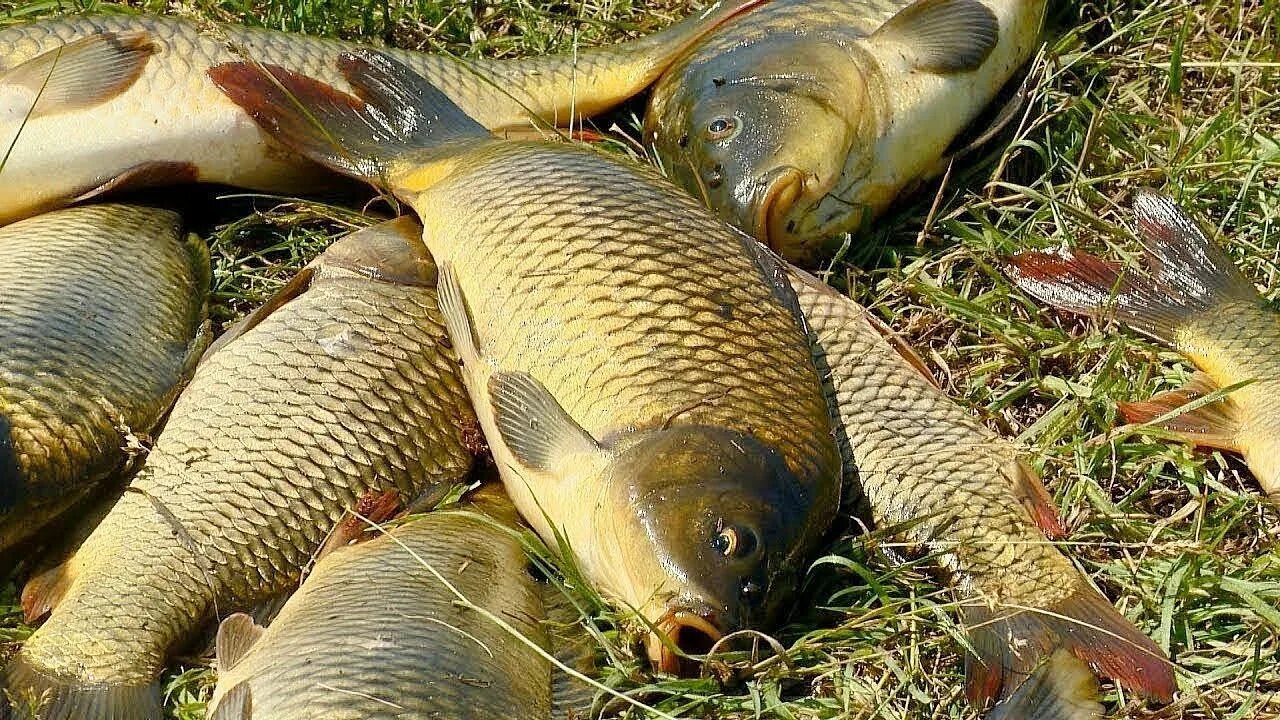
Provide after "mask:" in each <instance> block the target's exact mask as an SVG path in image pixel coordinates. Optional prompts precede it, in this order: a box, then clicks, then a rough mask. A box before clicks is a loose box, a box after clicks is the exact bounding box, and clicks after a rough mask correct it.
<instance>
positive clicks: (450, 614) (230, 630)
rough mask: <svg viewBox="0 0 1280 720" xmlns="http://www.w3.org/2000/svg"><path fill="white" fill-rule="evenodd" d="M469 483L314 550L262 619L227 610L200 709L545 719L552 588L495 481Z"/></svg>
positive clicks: (237, 717)
mask: <svg viewBox="0 0 1280 720" xmlns="http://www.w3.org/2000/svg"><path fill="white" fill-rule="evenodd" d="M479 493H480V494H482V495H485V497H475V495H476V493H473V494H472V497H470V498H468V503H466V504H464V505H461V506H458V507H456V508H454V509H443V510H438V511H435V512H432V513H429V514H427V515H425V516H423V517H420V518H417V519H413V520H410V521H408V522H407V523H405V524H403V525H400V526H399V527H396V528H394V529H392V530H391V531H390V532H389V534H388V535H382V536H379V537H376V538H374V539H372V540H369V541H366V542H362V543H359V544H356V545H353V546H351V547H347V548H341V549H338V550H335V551H333V552H332V553H331V554H329V555H326V556H325V557H323V558H321V559H320V560H319V561H318V562H317V563H316V566H315V569H314V570H313V571H312V572H311V574H310V575H308V576H307V580H306V582H304V583H303V584H302V587H301V589H299V590H298V592H297V593H295V594H294V595H293V597H292V598H290V599H289V601H288V602H287V603H286V604H285V605H284V607H283V609H282V610H281V611H280V614H279V615H277V616H276V618H275V619H274V620H273V621H272V622H271V625H270V627H269V628H267V629H266V630H263V629H262V628H260V627H257V626H256V625H255V624H254V623H253V621H252V620H251V619H249V617H248V616H245V615H233V616H232V617H230V618H227V620H225V621H224V622H223V623H222V627H221V628H220V629H219V632H218V641H217V648H218V686H217V689H216V690H215V691H214V695H213V699H212V700H211V701H210V703H209V717H210V718H211V720H298V719H299V718H307V719H308V720H374V719H378V718H386V719H390V718H402V717H420V718H428V717H441V718H453V719H456V720H464V719H467V718H475V720H491V719H492V718H503V719H504V720H508V719H509V720H550V719H551V718H552V716H553V715H552V711H553V707H554V703H553V700H554V699H553V697H552V688H553V684H552V674H553V672H559V671H558V670H554V669H553V667H552V665H551V663H550V662H549V661H548V660H547V659H546V657H545V656H544V654H543V653H549V652H552V648H551V646H550V637H549V634H548V632H547V629H546V628H545V627H544V625H543V620H544V619H545V617H546V614H547V608H546V607H545V606H544V602H543V594H544V593H547V592H558V591H557V590H555V589H553V588H549V587H546V586H543V585H541V584H540V583H538V582H537V581H536V580H534V578H533V577H532V576H531V575H530V563H529V558H528V557H527V556H526V551H525V549H524V548H523V546H522V544H521V538H520V535H519V531H518V530H517V526H516V524H515V523H516V517H515V509H514V508H513V507H511V504H510V501H508V500H507V499H506V498H505V497H503V496H502V491H501V489H500V486H496V485H488V486H483V487H481V489H480V491H479ZM495 618H496V619H495ZM499 620H500V621H501V622H502V623H504V624H505V627H504V626H503V625H500V624H499ZM515 633H518V634H519V636H520V637H517V636H516V634H515ZM521 637H523V638H524V639H525V640H521V639H520V638H521ZM526 641H527V642H526ZM529 643H533V645H530V644H529ZM535 648H541V650H542V652H539V651H538V649H535Z"/></svg>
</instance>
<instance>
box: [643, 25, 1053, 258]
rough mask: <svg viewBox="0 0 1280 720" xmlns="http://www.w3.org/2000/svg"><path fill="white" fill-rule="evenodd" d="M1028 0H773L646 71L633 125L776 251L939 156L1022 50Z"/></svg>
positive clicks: (870, 208)
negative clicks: (642, 101)
mask: <svg viewBox="0 0 1280 720" xmlns="http://www.w3.org/2000/svg"><path fill="white" fill-rule="evenodd" d="M1044 10H1045V2H1043V0H983V1H982V2H979V0H917V1H916V2H907V1H905V0H777V2H772V3H770V4H769V5H767V6H765V7H764V8H762V9H760V10H759V11H757V12H753V13H750V14H747V15H744V16H742V17H741V18H737V19H735V20H733V21H731V22H729V23H726V25H725V26H724V27H722V28H720V29H718V30H717V32H716V33H714V34H713V35H711V36H709V37H708V38H707V39H706V40H705V41H703V42H702V43H701V44H699V45H698V46H697V47H696V48H695V49H694V50H693V51H691V52H689V53H687V54H686V55H684V56H683V57H682V58H681V59H680V60H679V61H677V62H676V63H675V64H674V65H673V66H672V67H671V68H670V69H669V70H668V71H667V72H666V73H665V74H664V75H663V77H662V79H661V80H660V81H659V82H658V83H657V84H656V85H655V86H654V89H653V94H652V95H651V97H650V100H649V106H648V109H647V111H646V113H645V124H644V138H645V141H646V143H648V144H651V145H652V146H653V147H654V148H655V149H656V150H657V152H658V155H659V158H660V160H661V162H662V163H663V164H664V165H665V166H666V167H667V168H668V169H669V172H670V174H671V175H672V177H673V178H674V179H675V180H676V181H677V182H678V183H679V184H681V185H682V186H684V187H685V188H686V189H687V190H689V191H690V192H692V193H693V194H694V195H696V196H697V197H699V198H703V199H704V200H705V202H707V203H708V204H709V205H710V206H711V207H712V208H713V209H715V210H716V211H717V212H718V213H719V214H720V215H721V216H722V217H724V218H726V219H728V220H729V221H731V222H733V223H735V224H737V225H738V226H739V227H741V228H742V229H744V230H746V231H747V232H749V233H751V234H752V235H754V236H755V237H756V238H757V239H759V240H761V241H762V242H766V243H768V244H769V245H770V246H771V247H773V248H774V249H775V250H777V251H778V252H780V253H782V254H783V255H784V256H786V257H787V258H788V259H790V260H793V261H796V262H810V261H812V260H813V259H814V257H815V255H817V254H818V253H819V251H820V250H821V247H822V243H823V242H824V241H826V240H828V239H830V238H832V237H833V236H835V235H838V234H840V233H844V232H849V231H853V230H857V229H858V228H859V227H861V226H863V225H864V224H865V223H866V222H868V221H869V220H870V219H872V218H874V217H875V216H877V215H878V214H880V213H881V212H883V211H884V210H885V208H886V207H888V205H889V203H890V202H891V201H892V200H893V199H894V198H895V197H896V196H897V195H898V194H899V193H900V192H902V191H903V189H904V188H908V187H910V186H912V185H914V184H915V183H917V182H919V181H920V180H922V179H925V178H927V177H929V176H931V175H933V174H936V173H938V172H940V171H941V170H942V169H943V167H944V166H945V164H944V163H942V162H941V160H942V158H943V155H944V154H945V153H946V151H947V148H948V146H949V145H950V144H951V143H952V141H953V140H954V139H955V138H956V137H957V135H959V134H960V132H961V131H962V130H964V129H965V128H966V127H967V126H968V125H969V124H970V123H972V122H973V120H974V119H975V118H976V117H977V115H978V114H979V112H981V110H982V108H984V107H985V106H986V105H987V104H988V103H990V102H991V100H992V98H993V97H994V96H995V95H996V93H997V91H998V90H999V89H1000V87H1001V86H1002V85H1004V83H1005V82H1006V81H1007V80H1008V79H1009V78H1010V76H1011V75H1012V74H1013V72H1014V71H1015V70H1016V69H1017V68H1018V67H1019V66H1020V65H1022V64H1023V63H1025V62H1026V61H1027V59H1028V58H1029V57H1030V55H1031V52H1032V50H1033V48H1034V47H1035V42H1036V39H1037V37H1038V35H1039V31H1040V25H1041V22H1042V19H1043V15H1044Z"/></svg>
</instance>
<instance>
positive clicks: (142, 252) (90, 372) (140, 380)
mask: <svg viewBox="0 0 1280 720" xmlns="http://www.w3.org/2000/svg"><path fill="white" fill-rule="evenodd" d="M209 275H210V266H209V250H208V248H206V247H205V245H204V243H203V242H202V241H201V240H200V239H199V238H197V237H195V236H184V235H183V233H182V219H181V218H179V217H178V216H177V215H176V214H174V213H172V212H169V211H167V210H157V209H153V208H147V207H132V206H126V205H99V206H97V207H86V208H80V209H75V210H66V211H62V212H55V213H50V214H48V215H43V216H41V217H37V218H32V219H30V220H26V221H24V222H21V223H15V224H13V225H9V226H7V227H4V228H0V552H5V551H8V550H11V549H13V548H14V546H16V545H18V544H19V543H21V542H23V541H24V540H27V539H29V538H31V537H33V536H34V535H35V534H36V533H37V532H38V531H39V530H40V529H41V528H43V527H45V526H46V524H47V523H49V522H50V521H51V520H53V519H54V518H56V517H58V516H59V515H61V514H63V513H64V512H65V511H66V510H68V509H69V508H71V507H73V506H74V505H76V504H77V503H79V502H80V501H82V500H85V499H86V498H88V497H89V496H90V495H91V494H92V493H93V491H94V490H95V489H96V488H97V487H98V486H99V485H100V484H101V483H102V481H104V480H106V479H108V478H110V477H112V476H114V475H116V474H117V473H118V471H119V470H120V469H121V466H122V465H123V464H124V463H125V460H126V458H127V454H128V453H127V451H126V446H128V445H130V444H136V443H138V442H139V441H138V439H137V438H145V437H146V436H147V435H149V434H150V433H151V431H152V429H153V428H154V427H155V426H156V424H157V423H158V422H159V420H160V418H161V417H162V416H163V415H164V413H165V411H167V410H168V409H169V406H170V405H171V404H172V403H173V399H174V397H175V396H176V395H177V392H178V389H179V388H180V387H181V386H182V384H183V383H184V382H186V380H187V378H189V377H190V376H191V371H192V369H193V368H194V367H195V364H196V361H197V360H199V358H200V353H201V352H203V351H204V348H205V345H206V344H207V342H208V327H207V325H206V324H205V323H204V317H205V301H206V300H207V298H208V294H209ZM131 436H132V439H131ZM141 449H142V448H141V446H138V450H141Z"/></svg>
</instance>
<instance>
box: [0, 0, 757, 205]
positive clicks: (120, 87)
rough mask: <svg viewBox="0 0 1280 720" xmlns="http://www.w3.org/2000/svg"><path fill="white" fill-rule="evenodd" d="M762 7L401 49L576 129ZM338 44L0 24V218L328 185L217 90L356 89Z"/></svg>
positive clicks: (508, 103) (249, 33)
mask: <svg viewBox="0 0 1280 720" xmlns="http://www.w3.org/2000/svg"><path fill="white" fill-rule="evenodd" d="M759 1H760V0H734V1H731V2H730V1H726V2H722V3H714V4H712V5H711V6H710V7H709V8H708V9H707V11H706V12H701V13H696V14H695V15H693V16H691V17H690V18H689V19H687V20H686V21H685V22H683V23H680V24H678V25H675V26H673V27H671V28H669V29H667V30H665V31H662V32H659V33H656V34H654V35H651V36H649V37H646V38H641V39H639V40H635V41H632V42H629V43H623V44H621V45H617V46H612V47H602V48H590V49H584V50H581V51H579V52H578V53H576V54H573V55H551V56H546V57H538V58H524V59H517V60H488V59H477V60H457V59H453V58H449V57H443V56H433V55H429V54H426V53H420V52H409V51H400V50H391V51H388V52H391V53H393V54H394V55H395V56H396V57H397V58H399V59H400V60H402V61H403V62H405V63H407V64H409V65H410V66H411V67H413V68H414V69H415V70H416V71H418V72H420V73H422V74H423V75H425V76H426V77H429V78H431V80H432V81H433V82H434V83H436V84H438V85H439V86H440V87H441V88H442V89H443V90H444V91H445V92H447V93H448V94H449V95H450V97H452V98H453V99H454V100H455V101H456V102H457V103H458V104H459V105H461V106H462V107H463V108H465V109H466V110H467V112H468V113H471V114H472V116H473V117H475V118H477V119H478V120H479V121H480V122H482V123H484V124H485V125H486V126H487V127H490V128H494V129H499V128H505V129H513V130H526V131H527V130H530V129H531V128H530V126H531V124H532V123H533V122H534V121H535V120H537V121H539V122H541V123H548V124H551V125H566V124H568V123H569V122H570V120H571V119H572V117H573V116H575V115H576V116H585V115H593V114H596V113H600V112H603V111H605V110H607V109H609V108H611V107H613V106H614V105H616V104H618V103H620V102H622V101H623V100H626V99H627V98H629V97H631V96H632V95H635V94H636V93H638V92H640V91H641V90H642V89H644V88H645V87H646V86H648V85H649V84H650V83H651V82H653V81H654V80H655V79H656V78H657V77H658V75H659V73H661V72H662V70H663V69H665V68H666V67H667V65H668V64H669V63H670V62H671V61H672V60H673V59H674V58H675V56H676V55H677V54H678V53H679V52H681V51H682V50H684V49H685V48H687V47H689V45H690V44H691V43H692V42H694V41H695V40H696V39H698V38H699V37H701V36H702V35H703V34H705V33H706V32H708V31H709V30H711V29H713V28H714V27H715V26H716V25H717V24H719V23H721V22H723V21H724V20H725V19H727V18H728V17H731V16H733V15H734V14H736V13H738V12H741V11H743V10H744V9H746V8H749V7H750V6H751V5H753V4H756V3H757V2H759ZM355 47H357V46H356V45H353V44H351V43H344V42H339V41H335V40H326V39H321V38H313V37H305V36H301V35H290V34H285V33H279V32H272V31H267V30H258V29H252V28H245V27H237V26H231V25H226V26H223V25H210V24H204V25H202V24H198V23H195V22H191V21H187V20H182V19H178V18H171V17H157V16H148V15H112V16H86V17H67V18H59V19H55V20H46V21H41V22H37V23H32V24H29V25H19V26H15V27H12V28H8V29H6V30H0V156H3V155H4V153H5V152H8V155H9V156H8V160H7V161H6V162H5V164H4V167H3V169H0V223H5V222H9V221H12V220H15V219H17V218H21V217H25V216H29V215H32V214H35V213H37V212H40V211H42V210H45V209H48V208H51V207H57V206H60V205H65V204H68V203H71V202H74V201H76V200H80V199H85V198H89V197H94V196H97V195H100V194H103V193H106V192H110V191H113V190H122V189H129V188H137V187H145V186H150V185H158V184H166V183H176V182H196V181H200V182H213V183H225V184H229V185H238V186H242V187H248V188H254V189H258V190H268V191H277V192H293V191H300V190H305V189H314V188H316V187H317V186H320V185H323V184H325V183H330V182H332V177H331V176H328V175H327V174H325V173H323V172H320V170H319V168H317V167H316V166H315V165H313V164H311V163H308V162H305V161H304V160H303V159H302V158H300V157H297V156H295V155H292V154H291V153H289V152H287V151H285V150H284V149H283V148H281V147H280V146H278V145H276V144H274V143H272V142H270V141H269V140H268V138H267V137H266V136H265V135H264V134H263V133H261V132H259V130H258V128H257V126H256V125H254V123H253V121H252V120H251V119H250V118H249V117H248V116H246V115H245V114H244V113H243V112H242V111H241V110H240V109H239V108H237V107H236V106H235V105H234V104H233V103H231V102H230V101H229V100H227V98H226V97H225V96H223V95H222V94H221V93H220V92H218V90H217V88H216V87H214V85H213V84H212V83H211V82H209V79H208V78H207V77H206V74H205V73H206V71H207V70H208V69H209V68H211V67H213V66H214V65H217V64H219V63H225V62H232V61H235V60H250V61H254V62H261V63H269V64H274V65H280V66H283V67H287V68H290V69H292V70H296V71H298V72H301V73H305V74H307V75H312V76H315V77H318V78H321V79H325V80H327V81H329V82H332V83H335V84H337V85H338V86H339V87H345V86H344V85H343V83H342V78H341V76H340V75H339V74H338V73H337V68H336V66H335V62H334V61H335V59H336V58H337V56H338V55H339V54H340V53H341V52H343V51H345V50H351V49H354V48H355Z"/></svg>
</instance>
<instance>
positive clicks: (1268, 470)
mask: <svg viewBox="0 0 1280 720" xmlns="http://www.w3.org/2000/svg"><path fill="white" fill-rule="evenodd" d="M1133 213H1134V217H1135V219H1136V224H1137V231H1138V232H1137V234H1138V237H1139V239H1140V240H1141V241H1142V246H1143V248H1144V250H1146V266H1147V267H1146V268H1145V271H1136V270H1135V271H1129V270H1126V269H1124V268H1122V267H1121V266H1119V265H1116V264H1114V263H1110V262H1107V261H1106V260H1103V259H1101V258H1097V257H1094V256H1092V255H1087V254H1085V253H1079V252H1074V251H1068V252H1063V253H1042V252H1031V253H1024V254H1022V255H1018V256H1016V257H1014V258H1013V259H1012V261H1011V267H1010V270H1009V275H1010V277H1011V278H1012V279H1013V281H1014V283H1015V284H1017V286H1018V287H1020V288H1022V290H1024V291H1025V292H1027V293H1028V294H1029V295H1031V296H1032V297H1034V298H1036V299H1038V300H1040V301H1041V302H1044V303H1045V304H1047V305H1050V306H1052V307H1055V308H1059V309H1061V310H1066V311H1069V312H1074V313H1081V314H1085V315H1089V316H1091V317H1095V318H1110V319H1115V320H1116V321H1118V322H1119V323H1120V324H1122V325H1125V326H1127V327H1129V328H1131V329H1133V330H1135V331H1137V332H1140V333H1142V334H1143V335H1146V336H1148V337H1151V338H1153V339H1155V340H1157V341H1159V342H1162V343H1164V344H1166V345H1168V346H1169V347H1172V348H1173V349H1175V350H1177V351H1178V352H1180V353H1182V354H1183V355H1184V356H1185V357H1186V358H1187V359H1188V360H1190V361H1191V363H1192V364H1193V365H1195V366H1196V367H1197V368H1198V369H1199V372H1197V373H1196V374H1195V375H1193V376H1192V378H1191V381H1190V382H1189V383H1188V384H1187V385H1186V386H1185V387H1182V388H1178V389H1177V390H1171V391H1169V392H1165V393H1161V394H1159V395H1156V396H1155V397H1153V398H1151V399H1150V400H1148V401H1146V402H1137V403H1121V404H1120V412H1121V413H1122V414H1123V415H1124V416H1125V419H1127V420H1128V421H1129V422H1131V423H1142V424H1151V425H1153V426H1156V427H1160V428H1163V429H1165V430H1167V431H1169V432H1171V433H1173V434H1175V435H1177V436H1179V437H1182V438H1185V439H1186V440H1187V441H1188V442H1190V443H1192V444H1194V445H1201V446H1205V447H1213V448H1219V449H1222V450H1227V451H1230V452H1237V453H1240V454H1241V455H1243V456H1244V459H1245V462H1246V463H1248V465H1249V469H1250V470H1251V471H1252V472H1253V474H1254V477H1256V478H1257V479H1258V482H1259V484H1261V485H1262V489H1263V491H1264V492H1266V493H1267V495H1268V496H1270V497H1272V498H1274V499H1277V500H1280V313H1277V312H1276V311H1275V310H1274V309H1272V308H1270V307H1268V306H1267V304H1266V302H1265V301H1264V300H1263V299H1262V297H1261V296H1260V295H1259V294H1258V290H1257V288H1255V287H1254V286H1253V283H1251V282H1249V280H1248V279H1247V278H1245V277H1244V275H1242V274H1241V273H1240V271H1239V269H1237V268H1236V266H1235V265H1234V264H1233V263H1232V262H1231V258H1229V257H1228V256H1227V254H1226V253H1224V252H1223V251H1222V250H1221V249H1219V248H1218V247H1217V246H1215V245H1214V244H1213V242H1212V241H1211V240H1210V239H1209V237H1208V236H1207V235H1206V234H1205V233H1204V231H1202V230H1201V229H1200V227H1199V225H1197V224H1196V222H1195V220H1193V219H1192V218H1191V217H1189V216H1188V215H1187V214H1186V213H1185V212H1184V211H1183V210H1182V208H1180V207H1178V206H1177V204H1175V203H1174V202H1173V201H1172V200H1170V199H1169V198H1167V197H1164V196H1161V195H1158V194H1156V193H1153V192H1149V191H1142V192H1139V193H1138V194H1137V196H1136V197H1135V198H1134V202H1133ZM1223 390H1225V391H1226V395H1225V397H1222V398H1221V399H1219V400H1215V401H1212V402H1209V403H1208V404H1200V405H1199V406H1198V407H1190V408H1188V407H1184V406H1187V405H1188V404H1190V403H1193V402H1196V401H1197V400H1199V399H1201V398H1204V397H1205V396H1207V395H1209V394H1211V393H1216V392H1221V391H1223Z"/></svg>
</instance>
